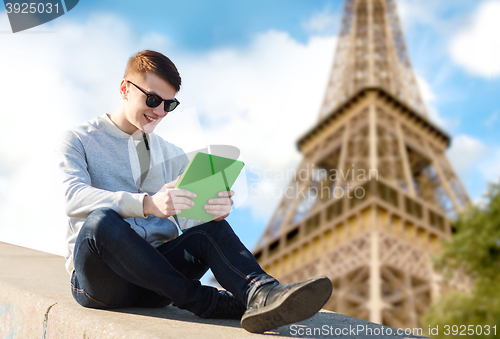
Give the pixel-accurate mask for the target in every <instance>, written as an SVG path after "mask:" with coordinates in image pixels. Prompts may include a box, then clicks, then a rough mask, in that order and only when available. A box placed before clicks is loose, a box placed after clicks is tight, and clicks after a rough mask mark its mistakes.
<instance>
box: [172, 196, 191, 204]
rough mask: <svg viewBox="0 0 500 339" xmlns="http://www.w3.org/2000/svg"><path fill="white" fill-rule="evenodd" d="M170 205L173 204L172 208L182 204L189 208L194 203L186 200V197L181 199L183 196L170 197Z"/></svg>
mask: <svg viewBox="0 0 500 339" xmlns="http://www.w3.org/2000/svg"><path fill="white" fill-rule="evenodd" d="M172 203H173V204H174V206H177V205H178V204H179V205H180V204H184V205H189V206H194V201H193V200H191V199H189V198H186V197H183V196H175V195H174V196H172Z"/></svg>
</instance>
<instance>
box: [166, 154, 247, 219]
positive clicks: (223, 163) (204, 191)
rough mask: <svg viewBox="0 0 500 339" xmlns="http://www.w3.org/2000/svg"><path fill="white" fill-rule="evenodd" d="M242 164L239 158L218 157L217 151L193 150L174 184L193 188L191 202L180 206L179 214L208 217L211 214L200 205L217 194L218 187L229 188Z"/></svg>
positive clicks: (187, 216) (190, 216) (184, 216)
mask: <svg viewBox="0 0 500 339" xmlns="http://www.w3.org/2000/svg"><path fill="white" fill-rule="evenodd" d="M243 166H245V164H244V163H243V162H242V161H238V160H234V159H229V158H224V157H220V156H217V155H212V154H206V153H202V152H198V153H196V155H195V156H194V158H193V159H192V160H191V162H190V163H189V164H188V166H187V167H186V169H185V170H184V173H183V174H182V176H181V178H180V179H179V181H178V182H177V184H176V185H175V188H184V189H187V190H188V191H191V192H194V193H195V194H196V198H194V199H193V198H190V199H191V200H193V201H194V206H193V207H191V208H190V209H189V210H182V212H181V213H179V214H177V216H178V217H181V218H186V219H195V220H203V221H211V220H212V219H213V218H214V215H213V214H210V213H207V212H206V211H205V208H204V207H203V206H204V205H205V204H206V203H207V201H208V199H211V198H219V196H218V195H217V194H218V193H219V192H220V191H225V190H230V189H231V187H232V186H233V184H234V182H235V180H236V178H237V177H238V175H239V174H240V172H241V170H242V168H243Z"/></svg>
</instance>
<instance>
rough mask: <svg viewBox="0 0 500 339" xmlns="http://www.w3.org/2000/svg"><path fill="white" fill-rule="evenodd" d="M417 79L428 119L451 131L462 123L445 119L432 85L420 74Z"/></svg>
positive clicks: (416, 76) (452, 119)
mask: <svg viewBox="0 0 500 339" xmlns="http://www.w3.org/2000/svg"><path fill="white" fill-rule="evenodd" d="M415 78H416V81H417V86H418V88H419V90H420V95H421V96H422V100H423V101H424V104H425V107H426V109H427V115H428V118H429V119H430V120H431V121H432V122H433V123H435V124H436V125H438V126H439V127H441V128H443V129H445V130H450V129H453V128H455V127H456V126H458V124H459V123H460V121H459V120H458V119H454V118H444V117H442V116H441V115H440V114H439V110H438V109H437V107H436V105H437V95H436V93H435V92H434V90H433V89H432V87H431V85H430V84H429V83H428V82H427V80H426V79H425V78H424V77H422V76H421V75H420V74H418V73H415Z"/></svg>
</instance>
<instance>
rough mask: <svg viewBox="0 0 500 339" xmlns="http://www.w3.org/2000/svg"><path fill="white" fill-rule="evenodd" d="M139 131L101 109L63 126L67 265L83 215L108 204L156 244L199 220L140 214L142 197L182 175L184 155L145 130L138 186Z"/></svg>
mask: <svg viewBox="0 0 500 339" xmlns="http://www.w3.org/2000/svg"><path fill="white" fill-rule="evenodd" d="M140 138H142V132H141V131H137V132H136V133H134V134H133V135H130V134H127V133H125V132H123V131H122V130H120V129H119V128H118V127H117V126H116V125H115V124H114V123H113V122H112V121H111V119H110V118H109V117H108V115H106V114H104V115H103V116H100V117H98V118H95V119H92V120H90V121H88V122H86V123H83V124H82V125H79V126H77V127H75V128H73V129H72V130H70V131H67V132H66V133H65V134H64V137H63V140H62V142H61V145H60V149H59V156H60V162H59V167H60V169H61V170H62V174H63V177H62V182H63V188H64V193H65V201H66V214H67V215H68V217H69V219H68V232H67V244H68V249H67V252H66V259H67V261H66V269H67V270H68V272H70V273H71V272H72V270H73V250H74V246H75V241H76V238H77V236H78V232H79V231H80V229H81V227H82V225H83V223H84V222H85V219H86V218H87V216H88V215H89V214H90V213H91V212H93V211H94V210H96V209H99V208H103V207H108V208H111V209H113V210H114V211H116V212H117V213H118V214H120V215H121V216H122V217H123V218H124V219H125V221H127V222H128V223H129V224H130V225H131V227H132V229H134V230H135V231H136V232H137V233H138V234H139V235H140V236H142V237H144V239H146V240H147V241H148V242H149V243H150V244H151V245H153V246H155V247H157V246H159V245H161V244H163V243H165V242H166V241H168V240H170V239H173V238H175V237H176V236H177V235H178V231H177V226H179V227H180V228H181V230H184V229H187V228H189V227H192V226H194V225H197V224H200V223H202V222H200V221H195V220H189V219H182V218H179V219H178V225H176V220H175V219H174V218H172V217H170V218H165V219H160V218H156V217H154V216H151V215H150V216H148V217H145V216H144V212H143V201H144V197H145V195H146V193H147V194H149V195H153V194H155V193H156V192H158V191H159V190H160V188H161V187H162V186H163V185H164V184H166V183H168V182H170V181H172V180H174V179H175V178H176V177H177V176H178V175H181V174H182V172H183V171H184V169H185V168H186V166H187V164H188V163H189V160H188V158H187V156H186V154H185V153H184V152H183V150H182V149H181V148H179V147H177V146H175V145H173V144H171V143H169V142H167V141H165V140H163V139H162V138H161V137H159V136H158V135H156V134H154V133H150V134H148V139H149V147H150V150H151V151H150V152H151V153H150V154H151V163H150V168H149V172H148V175H147V177H146V178H145V180H144V182H143V184H142V187H140V175H141V168H140V163H139V158H138V155H137V151H136V143H137V141H138V140H139V139H140Z"/></svg>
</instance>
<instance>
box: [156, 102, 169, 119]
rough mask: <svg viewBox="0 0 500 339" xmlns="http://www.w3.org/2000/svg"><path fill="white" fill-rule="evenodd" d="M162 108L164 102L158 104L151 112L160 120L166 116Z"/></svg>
mask: <svg viewBox="0 0 500 339" xmlns="http://www.w3.org/2000/svg"><path fill="white" fill-rule="evenodd" d="M163 107H165V102H162V103H161V104H160V106H158V107H155V108H154V109H153V112H154V113H155V114H156V115H157V116H159V117H160V118H161V117H164V116H165V115H167V112H165V109H164V108H163Z"/></svg>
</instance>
